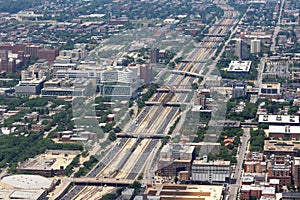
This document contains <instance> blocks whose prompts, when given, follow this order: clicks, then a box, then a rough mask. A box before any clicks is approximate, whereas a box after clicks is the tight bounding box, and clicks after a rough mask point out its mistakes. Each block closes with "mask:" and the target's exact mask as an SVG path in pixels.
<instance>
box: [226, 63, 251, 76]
mask: <svg viewBox="0 0 300 200" xmlns="http://www.w3.org/2000/svg"><path fill="white" fill-rule="evenodd" d="M251 63H252V61H231V62H230V64H229V67H228V69H227V72H245V73H247V72H249V71H250V68H251Z"/></svg>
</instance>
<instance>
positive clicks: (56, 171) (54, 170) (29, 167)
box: [17, 150, 80, 176]
mask: <svg viewBox="0 0 300 200" xmlns="http://www.w3.org/2000/svg"><path fill="white" fill-rule="evenodd" d="M79 154H80V151H65V150H47V151H46V152H45V153H44V154H41V155H38V156H36V157H35V158H30V159H28V160H27V161H25V162H24V163H22V164H21V165H20V166H19V167H18V168H17V171H18V173H31V174H40V175H51V176H53V175H64V172H65V169H66V167H67V166H68V165H69V164H71V162H72V161H73V159H74V158H75V157H76V156H77V155H79Z"/></svg>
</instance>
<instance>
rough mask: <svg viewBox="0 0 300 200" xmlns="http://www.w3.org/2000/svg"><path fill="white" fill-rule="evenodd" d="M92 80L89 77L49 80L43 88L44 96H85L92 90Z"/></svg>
mask: <svg viewBox="0 0 300 200" xmlns="http://www.w3.org/2000/svg"><path fill="white" fill-rule="evenodd" d="M91 88H93V87H92V82H91V80H88V79H79V78H78V79H68V80H57V79H54V80H49V81H47V82H45V84H44V88H43V89H42V90H41V94H42V96H54V97H57V96H85V95H87V94H88V93H89V92H94V93H95V92H96V90H95V91H91Z"/></svg>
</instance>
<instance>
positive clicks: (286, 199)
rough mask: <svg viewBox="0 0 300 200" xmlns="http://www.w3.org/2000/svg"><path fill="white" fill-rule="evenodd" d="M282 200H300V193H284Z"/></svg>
mask: <svg viewBox="0 0 300 200" xmlns="http://www.w3.org/2000/svg"><path fill="white" fill-rule="evenodd" d="M282 200H300V193H299V192H283V193H282Z"/></svg>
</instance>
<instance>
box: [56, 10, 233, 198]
mask: <svg viewBox="0 0 300 200" xmlns="http://www.w3.org/2000/svg"><path fill="white" fill-rule="evenodd" d="M222 8H223V9H224V10H225V11H224V12H225V14H224V17H223V18H221V19H220V20H218V21H217V22H216V23H215V25H213V26H212V27H211V28H210V29H209V32H208V35H207V36H205V37H204V39H203V41H202V42H200V43H199V45H197V46H196V47H195V48H194V50H193V51H192V52H191V54H190V55H189V56H188V57H187V59H186V62H182V63H180V64H179V65H178V66H177V68H176V70H180V71H184V72H191V73H199V72H200V71H201V69H202V68H203V67H204V66H205V62H206V61H207V60H209V59H210V58H211V57H213V56H214V54H215V51H216V48H217V47H218V46H219V45H221V43H222V42H223V40H224V38H223V37H220V34H224V35H226V34H228V33H229V31H230V30H232V28H233V27H234V26H235V25H236V24H237V23H238V19H237V18H236V16H237V15H238V13H237V12H236V11H234V10H233V9H232V8H231V7H229V6H227V5H222ZM199 61H200V62H199ZM195 79H196V78H195V77H189V76H182V75H180V74H170V77H169V79H168V81H167V83H166V85H169V86H172V87H174V88H175V89H176V88H179V87H180V86H181V85H191V83H193V81H194V80H195ZM167 95H168V94H165V93H156V94H154V96H153V97H152V100H155V101H164V98H166V96H167ZM186 97H187V94H186V93H174V94H173V95H172V97H171V99H170V101H174V102H176V101H180V102H184V101H185V100H186ZM187 103H189V102H187ZM179 115H180V112H179V108H178V107H170V106H161V105H159V106H146V107H145V108H144V109H143V110H142V111H141V112H140V114H139V115H138V116H137V117H136V118H135V119H134V120H132V123H131V124H130V126H129V128H128V129H127V130H125V132H128V133H130V134H136V135H149V134H153V135H157V134H163V135H166V134H167V132H168V127H170V125H172V122H173V121H174V120H175V119H176V118H177V116H179ZM158 143H159V140H158V139H146V138H122V139H117V141H116V142H115V145H114V146H113V148H112V149H111V150H110V151H108V153H107V154H106V155H105V156H104V157H103V158H102V159H100V161H99V163H98V164H97V165H96V166H95V167H94V168H93V169H92V170H91V172H90V173H89V174H88V175H87V177H88V178H96V179H97V178H98V179H112V180H113V179H116V180H124V181H126V180H135V179H137V177H138V175H139V174H140V173H141V172H142V171H143V169H144V168H145V164H146V161H150V160H153V159H151V157H153V158H154V156H155V155H156V153H157V151H158V149H159V148H157V147H158ZM150 156H151V157H150ZM147 176H148V177H150V176H151V174H148V175H147ZM97 190H98V189H97V187H94V186H84V185H76V186H75V187H74V188H73V189H72V190H70V191H69V192H68V193H67V194H66V195H64V196H63V197H62V198H61V199H76V198H78V199H87V198H85V197H84V195H82V194H85V193H86V191H89V193H93V194H96V193H97ZM95 196H97V195H95ZM89 198H92V197H91V196H89Z"/></svg>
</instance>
